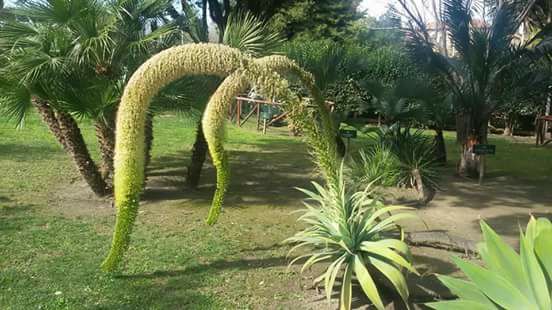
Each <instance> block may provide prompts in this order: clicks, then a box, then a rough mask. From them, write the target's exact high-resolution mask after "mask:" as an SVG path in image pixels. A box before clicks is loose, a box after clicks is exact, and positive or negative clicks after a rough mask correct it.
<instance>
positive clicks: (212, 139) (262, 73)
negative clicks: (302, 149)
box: [202, 56, 337, 225]
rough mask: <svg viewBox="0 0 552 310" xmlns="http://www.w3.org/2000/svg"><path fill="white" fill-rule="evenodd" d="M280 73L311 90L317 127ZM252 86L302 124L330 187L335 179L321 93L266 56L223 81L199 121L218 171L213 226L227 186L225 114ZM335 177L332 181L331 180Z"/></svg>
mask: <svg viewBox="0 0 552 310" xmlns="http://www.w3.org/2000/svg"><path fill="white" fill-rule="evenodd" d="M280 73H290V74H291V75H294V76H295V77H297V78H299V79H300V80H301V81H302V82H303V84H304V85H305V87H306V88H307V89H309V90H310V92H311V94H312V97H313V99H314V101H315V103H316V107H317V110H318V115H319V117H320V124H317V122H312V119H310V122H309V121H305V120H306V118H308V115H307V113H306V109H305V108H304V107H303V106H302V100H301V98H299V97H298V96H297V95H296V94H295V93H293V92H292V91H291V90H290V88H289V84H288V82H287V80H285V79H284V78H282V76H281V75H280ZM249 85H255V87H256V88H258V89H259V90H260V91H261V92H262V93H264V95H265V96H266V97H277V98H279V100H281V101H283V102H284V108H285V110H287V111H288V112H290V117H292V118H293V119H294V121H295V122H297V123H300V124H303V127H304V128H305V129H306V130H305V132H306V133H307V138H308V142H309V145H310V146H311V148H312V151H313V153H314V155H315V156H314V158H315V159H316V160H317V162H318V164H319V166H320V168H321V170H322V171H323V172H324V175H325V177H326V178H327V181H328V183H329V184H335V182H334V180H335V179H337V167H335V164H336V163H337V159H336V157H335V154H336V147H335V139H334V136H333V133H334V132H335V131H334V128H333V123H332V119H331V117H330V115H329V111H328V109H327V107H326V106H325V105H324V102H323V100H322V98H321V97H320V92H319V91H318V89H317V88H316V86H315V84H314V79H313V78H312V75H311V74H310V73H308V72H306V71H304V70H303V69H301V68H300V67H299V66H297V64H295V62H293V61H291V60H290V59H288V58H287V57H284V56H268V57H264V58H261V59H257V60H254V61H253V62H251V63H250V64H249V65H248V66H247V67H246V69H245V70H243V71H241V70H239V71H236V72H234V73H233V74H232V75H230V76H229V77H227V78H226V80H225V81H224V82H223V83H222V84H221V85H220V86H219V88H218V89H217V91H216V92H215V94H214V95H213V96H212V97H211V100H210V101H209V103H208V104H207V107H206V109H205V112H204V116H203V119H202V125H203V130H204V134H205V138H206V140H207V144H208V146H209V152H210V154H211V158H212V159H213V164H214V166H215V168H216V171H217V187H216V191H215V195H214V197H213V202H212V206H211V209H210V211H209V215H208V217H207V223H208V224H209V225H212V224H215V223H216V221H217V220H218V216H219V214H220V210H221V208H222V203H223V200H224V195H225V193H226V190H227V188H228V183H229V175H230V172H229V166H228V158H227V155H226V153H225V151H224V146H223V142H224V120H225V111H227V110H228V105H229V104H230V103H231V102H232V100H233V98H234V97H235V96H237V95H238V94H239V93H241V92H243V91H244V90H245V89H246V88H247V86H249ZM334 178H335V179H334Z"/></svg>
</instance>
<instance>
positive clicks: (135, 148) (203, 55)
mask: <svg viewBox="0 0 552 310" xmlns="http://www.w3.org/2000/svg"><path fill="white" fill-rule="evenodd" d="M249 61H250V58H248V57H246V56H244V55H243V54H242V53H241V52H239V51H238V50H237V49H233V48H230V47H227V46H223V45H219V44H186V45H181V46H177V47H173V48H170V49H167V50H165V51H163V52H160V53H159V54H157V55H155V56H153V57H152V58H150V59H149V60H148V61H146V62H145V63H144V64H142V66H140V68H139V69H138V70H137V71H136V72H135V73H134V74H133V75H132V77H131V78H130V80H129V82H128V84H127V86H126V88H125V91H124V93H123V96H122V98H121V103H120V106H119V112H118V115H117V126H116V128H117V129H116V145H115V159H114V165H115V174H114V179H113V181H114V187H115V193H114V194H115V206H116V208H117V220H116V223H115V230H114V233H113V240H112V245H111V250H110V252H109V254H108V256H107V258H106V259H105V261H104V262H103V264H102V269H103V270H105V271H113V270H114V269H115V268H116V267H117V265H118V264H119V262H120V261H121V259H122V256H123V254H124V251H125V250H126V248H127V247H128V244H129V241H130V233H131V230H132V225H133V224H134V221H135V219H136V214H137V209H138V203H139V200H140V194H141V191H142V184H143V181H144V160H145V158H144V124H145V117H146V111H147V110H148V107H149V104H150V101H151V99H152V97H153V96H155V95H156V94H157V93H158V92H159V90H160V89H161V88H163V87H164V86H166V85H168V84H169V83H171V82H173V81H175V80H177V79H179V78H181V77H183V76H185V75H194V74H209V75H217V76H220V77H225V76H228V75H229V74H231V73H232V72H234V71H236V70H237V69H239V68H240V67H243V66H244V64H245V63H247V62H249Z"/></svg>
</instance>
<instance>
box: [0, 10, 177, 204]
mask: <svg viewBox="0 0 552 310" xmlns="http://www.w3.org/2000/svg"><path fill="white" fill-rule="evenodd" d="M168 6H169V2H168V1H166V0H151V1H144V0H131V1H111V2H103V1H93V0H70V1H63V2H61V3H60V2H59V1H28V2H24V3H21V4H18V5H17V6H16V7H15V8H13V9H11V10H10V14H11V15H13V16H15V17H16V18H15V19H11V20H8V19H6V20H4V21H3V26H2V28H1V29H0V40H1V42H2V43H1V44H0V57H1V58H2V60H3V61H2V63H3V65H2V67H1V68H0V71H1V75H2V76H3V77H5V78H4V79H3V80H2V81H1V82H2V83H1V85H0V87H1V88H2V89H3V93H4V94H5V95H4V96H3V97H2V100H1V104H2V107H3V110H4V111H7V112H8V113H9V114H10V115H11V116H12V117H14V118H15V119H16V121H17V122H18V123H20V124H21V123H22V122H23V120H24V117H25V115H26V112H27V111H28V109H29V108H30V107H31V106H34V107H35V108H36V109H37V110H38V112H39V114H40V116H41V117H42V119H43V121H44V122H45V123H46V124H47V125H48V127H49V129H50V130H51V131H52V133H53V134H54V136H55V137H56V138H57V140H58V142H59V143H60V144H61V145H62V146H63V147H64V148H65V149H66V151H67V152H68V153H69V154H70V155H71V156H72V158H73V159H74V161H75V164H76V166H77V168H78V170H79V171H80V173H81V174H82V176H83V177H84V179H85V181H86V182H87V183H88V184H89V185H90V188H91V189H92V190H93V191H94V192H95V193H96V194H97V195H100V196H103V195H106V194H108V193H109V192H110V190H111V189H110V185H109V183H108V182H107V177H108V176H109V175H110V173H111V171H112V167H113V147H114V132H113V130H114V126H113V122H114V119H115V112H116V109H117V104H118V101H119V98H120V96H121V91H122V88H123V86H124V83H125V82H126V79H127V77H128V76H129V75H130V74H131V73H132V72H133V71H134V70H135V69H136V68H137V67H138V66H139V65H140V64H141V63H142V62H143V60H144V59H146V58H147V57H148V56H149V55H151V54H152V53H153V52H155V51H157V50H158V49H160V48H163V47H164V46H167V45H169V44H171V40H174V35H173V34H174V31H173V30H174V29H173V28H172V27H171V26H170V25H165V26H162V27H157V26H156V25H157V23H161V22H164V21H165V18H164V12H165V10H166V8H167V7H168ZM82 117H87V118H91V119H93V120H94V122H95V124H96V130H97V137H98V141H99V144H100V150H101V155H102V169H101V170H102V171H103V173H101V172H100V170H99V169H98V167H97V165H96V164H95V163H94V161H93V160H92V158H91V156H90V154H89V152H88V148H87V146H86V144H85V142H84V139H83V138H82V135H81V133H80V129H79V127H78V124H77V121H76V118H82Z"/></svg>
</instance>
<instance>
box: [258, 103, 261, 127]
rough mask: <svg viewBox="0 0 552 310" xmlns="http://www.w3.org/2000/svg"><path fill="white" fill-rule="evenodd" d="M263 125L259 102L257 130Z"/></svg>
mask: <svg viewBox="0 0 552 310" xmlns="http://www.w3.org/2000/svg"><path fill="white" fill-rule="evenodd" d="M260 126H261V104H260V103H257V130H259V127H260Z"/></svg>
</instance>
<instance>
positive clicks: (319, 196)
mask: <svg viewBox="0 0 552 310" xmlns="http://www.w3.org/2000/svg"><path fill="white" fill-rule="evenodd" d="M313 186H314V187H315V189H316V191H314V192H313V191H309V190H304V189H300V190H301V191H302V192H304V193H305V194H306V195H307V197H308V199H307V200H306V201H305V207H306V208H305V209H304V211H303V214H302V215H301V217H300V218H299V221H300V222H302V223H305V224H307V225H308V227H307V228H306V229H305V230H303V231H301V232H298V233H297V234H296V235H295V236H293V237H291V238H289V239H287V240H286V242H287V243H291V244H295V246H294V247H293V248H292V249H291V250H290V252H289V253H290V254H292V253H294V252H295V251H297V250H298V249H300V248H308V250H306V251H307V254H303V255H300V256H299V257H297V258H295V259H294V260H293V261H292V262H291V264H293V263H295V262H297V261H299V260H301V259H306V261H305V262H304V264H303V267H302V268H301V271H303V270H305V269H307V268H309V267H311V266H312V265H314V264H318V263H329V265H328V267H327V268H326V271H325V272H324V273H323V274H321V275H320V276H319V277H318V278H316V279H315V283H320V282H322V281H324V286H325V291H326V296H327V298H328V301H329V300H330V299H331V295H332V291H333V287H334V285H335V284H336V278H337V277H338V275H341V276H342V279H341V290H340V291H341V294H340V302H339V308H340V309H350V308H351V298H352V285H353V282H354V280H355V279H356V281H358V283H359V284H360V287H361V288H362V290H363V292H364V293H365V294H366V296H367V297H368V298H369V299H370V301H371V302H372V303H373V304H374V306H375V307H376V308H377V309H384V303H383V301H382V298H381V296H380V292H381V289H378V286H379V285H380V283H378V282H377V280H376V279H377V278H378V277H379V276H383V277H384V278H386V279H387V280H388V281H389V283H391V285H392V287H394V288H395V289H396V290H397V292H398V294H399V295H400V296H401V298H402V300H403V301H404V302H405V303H407V301H408V296H409V291H408V287H407V284H406V280H405V277H404V275H403V270H404V269H406V270H407V271H409V272H412V273H417V272H416V270H415V269H414V268H413V267H412V264H411V262H410V260H411V255H410V251H409V249H408V246H407V245H406V243H404V241H402V240H400V239H397V238H398V237H397V236H399V235H401V234H400V232H399V228H398V226H397V221H400V220H403V219H406V218H411V217H414V215H412V214H410V213H403V212H401V211H404V210H407V209H408V208H406V207H399V206H391V207H385V206H383V205H382V203H380V202H379V201H378V200H376V199H373V198H370V196H371V194H372V193H371V191H370V188H369V187H367V188H366V190H364V191H359V192H351V191H348V190H347V188H346V185H345V181H344V179H343V173H341V174H340V179H339V183H338V184H335V186H332V187H328V188H324V187H322V186H321V185H319V184H317V183H315V182H313ZM397 211H398V212H397ZM291 264H290V265H291Z"/></svg>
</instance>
